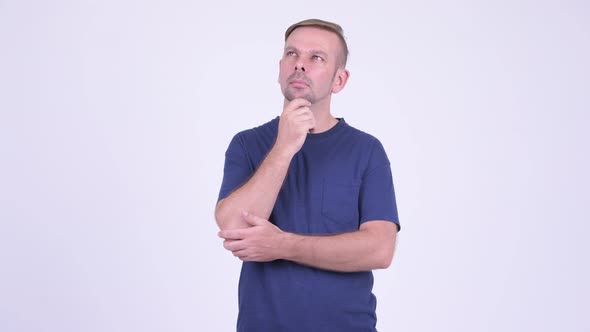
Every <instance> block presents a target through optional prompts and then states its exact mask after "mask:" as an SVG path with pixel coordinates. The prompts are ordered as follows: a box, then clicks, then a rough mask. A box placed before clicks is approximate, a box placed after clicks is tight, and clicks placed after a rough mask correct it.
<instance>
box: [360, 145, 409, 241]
mask: <svg viewBox="0 0 590 332" xmlns="http://www.w3.org/2000/svg"><path fill="white" fill-rule="evenodd" d="M359 197H360V201H359V211H360V223H361V224H362V223H364V222H367V221H371V220H386V221H391V222H393V223H395V224H396V225H397V228H398V230H399V229H400V223H399V218H398V213H397V203H396V200H395V190H394V187H393V177H392V174H391V166H390V163H389V159H388V158H387V154H386V153H385V150H384V149H383V145H382V144H381V142H379V141H378V140H375V142H374V145H373V149H372V151H371V156H370V158H369V164H368V167H367V170H366V172H365V174H364V175H363V179H362V182H361V188H360V196H359Z"/></svg>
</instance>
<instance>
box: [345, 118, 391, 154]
mask: <svg viewBox="0 0 590 332" xmlns="http://www.w3.org/2000/svg"><path fill="white" fill-rule="evenodd" d="M342 121H344V119H342ZM344 123H345V128H346V132H347V133H348V136H349V137H350V139H352V140H354V141H356V142H358V143H360V144H362V145H364V146H365V147H369V148H371V147H374V146H376V145H377V146H380V145H381V142H380V141H379V139H378V138H377V137H375V136H373V135H371V134H369V133H367V132H365V131H363V130H360V129H358V128H356V127H353V126H351V125H350V124H348V123H347V122H344Z"/></svg>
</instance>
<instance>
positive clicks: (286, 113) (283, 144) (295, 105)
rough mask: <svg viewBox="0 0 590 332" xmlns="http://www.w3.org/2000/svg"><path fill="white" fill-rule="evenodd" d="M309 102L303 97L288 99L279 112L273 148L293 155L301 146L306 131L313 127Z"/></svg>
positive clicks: (313, 121) (313, 120)
mask: <svg viewBox="0 0 590 332" xmlns="http://www.w3.org/2000/svg"><path fill="white" fill-rule="evenodd" d="M309 106H311V103H310V102H309V101H307V100H306V99H303V98H296V99H293V100H292V101H290V102H289V103H288V104H287V105H285V108H284V109H283V113H282V114H281V118H280V120H279V132H278V135H277V140H276V142H275V146H274V148H275V149H278V150H279V151H281V152H283V153H286V154H288V155H289V156H290V157H292V156H293V155H295V154H296V153H297V152H298V151H299V150H300V149H301V147H302V146H303V143H304V142H305V138H306V137H307V133H309V131H310V130H311V129H313V128H314V127H315V117H314V115H313V113H312V112H311V109H310V108H309Z"/></svg>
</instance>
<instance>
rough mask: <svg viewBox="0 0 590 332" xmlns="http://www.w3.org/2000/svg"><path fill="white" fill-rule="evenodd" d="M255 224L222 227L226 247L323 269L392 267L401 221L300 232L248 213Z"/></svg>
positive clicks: (249, 256) (250, 256)
mask: <svg viewBox="0 0 590 332" xmlns="http://www.w3.org/2000/svg"><path fill="white" fill-rule="evenodd" d="M243 217H244V219H245V220H246V222H247V223H248V224H250V226H251V227H249V228H244V229H234V230H225V231H220V232H219V236H220V237H221V238H224V239H225V241H224V247H225V248H226V249H227V250H229V251H231V252H232V253H233V254H234V256H236V257H238V258H240V259H241V260H243V261H255V262H268V261H272V260H276V259H286V260H290V261H294V262H297V263H300V264H303V265H308V266H312V267H315V268H319V269H325V270H331V271H339V272H356V271H368V270H374V269H385V268H387V267H389V265H390V264H391V261H392V259H393V252H394V249H395V242H396V237H397V225H396V224H395V223H393V222H390V221H384V220H373V221H367V222H364V223H362V224H361V225H360V227H359V230H358V231H354V232H349V233H342V234H336V235H325V236H322V235H299V234H293V233H288V232H283V231H282V230H280V229H279V228H278V227H277V226H275V225H274V224H272V223H270V222H269V221H267V220H265V219H263V218H260V217H257V216H255V215H252V214H248V213H244V214H243Z"/></svg>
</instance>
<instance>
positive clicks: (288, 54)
mask: <svg viewBox="0 0 590 332" xmlns="http://www.w3.org/2000/svg"><path fill="white" fill-rule="evenodd" d="M296 55H297V53H295V52H293V51H287V52H285V56H288V57H290V56H296Z"/></svg>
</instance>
